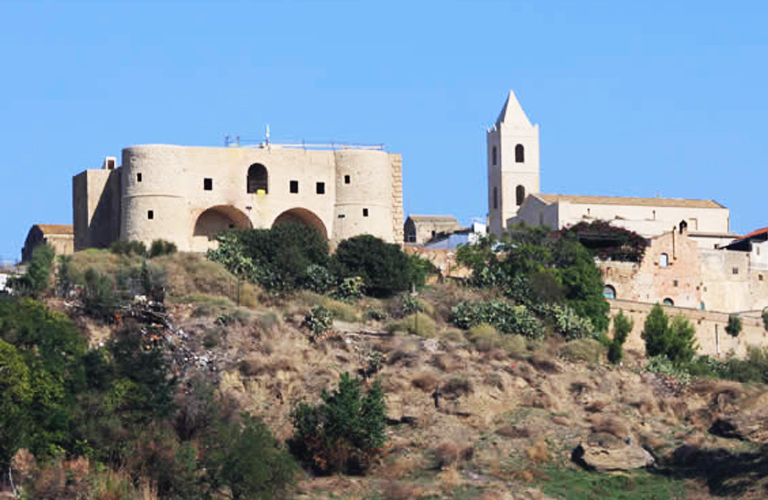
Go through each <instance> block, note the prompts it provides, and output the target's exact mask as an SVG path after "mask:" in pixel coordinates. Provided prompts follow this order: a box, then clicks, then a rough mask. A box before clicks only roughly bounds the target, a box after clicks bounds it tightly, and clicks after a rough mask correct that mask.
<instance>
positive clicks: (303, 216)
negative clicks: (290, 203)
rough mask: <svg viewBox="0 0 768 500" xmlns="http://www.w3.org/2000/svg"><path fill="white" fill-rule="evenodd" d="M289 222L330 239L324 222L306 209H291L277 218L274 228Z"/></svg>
mask: <svg viewBox="0 0 768 500" xmlns="http://www.w3.org/2000/svg"><path fill="white" fill-rule="evenodd" d="M289 222H293V223H297V224H303V225H305V226H307V227H310V228H312V229H314V230H315V231H317V232H318V233H320V234H321V235H322V236H323V238H325V239H328V230H327V229H326V228H325V224H323V221H322V220H321V219H320V217H318V216H317V215H315V214H314V213H313V212H311V211H310V210H307V209H306V208H291V209H290V210H286V211H285V212H283V213H281V214H280V215H278V216H277V217H276V218H275V221H274V222H273V223H272V227H275V226H277V225H279V224H285V223H289Z"/></svg>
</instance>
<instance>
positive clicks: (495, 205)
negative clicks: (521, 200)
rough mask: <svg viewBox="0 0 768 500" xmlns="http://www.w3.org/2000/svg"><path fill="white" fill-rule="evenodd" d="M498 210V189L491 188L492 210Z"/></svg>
mask: <svg viewBox="0 0 768 500" xmlns="http://www.w3.org/2000/svg"><path fill="white" fill-rule="evenodd" d="M498 208H499V189H498V188H497V187H496V186H493V209H494V210H498Z"/></svg>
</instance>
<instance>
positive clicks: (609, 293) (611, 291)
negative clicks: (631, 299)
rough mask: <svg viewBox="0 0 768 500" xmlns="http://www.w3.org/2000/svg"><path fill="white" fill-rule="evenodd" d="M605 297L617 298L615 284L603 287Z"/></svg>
mask: <svg viewBox="0 0 768 500" xmlns="http://www.w3.org/2000/svg"><path fill="white" fill-rule="evenodd" d="M603 297H605V298H606V299H615V298H616V288H614V287H613V285H605V286H604V287H603Z"/></svg>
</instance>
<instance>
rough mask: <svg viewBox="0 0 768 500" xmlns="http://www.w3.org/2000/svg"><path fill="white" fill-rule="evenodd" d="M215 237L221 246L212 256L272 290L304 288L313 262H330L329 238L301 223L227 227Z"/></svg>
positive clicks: (211, 252) (321, 263)
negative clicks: (261, 226) (231, 228)
mask: <svg viewBox="0 0 768 500" xmlns="http://www.w3.org/2000/svg"><path fill="white" fill-rule="evenodd" d="M216 240H217V241H218V242H219V247H218V248H217V249H215V250H209V251H208V258H209V259H210V260H213V261H216V262H220V263H222V264H224V266H225V267H226V268H227V269H228V270H229V271H230V272H231V273H233V274H235V275H237V276H242V277H243V278H245V279H248V280H249V281H252V282H254V283H257V284H259V285H261V286H262V287H264V288H265V289H266V290H269V291H274V292H286V291H290V290H294V289H297V288H301V286H302V284H303V283H306V282H307V274H306V273H307V270H308V269H310V266H312V265H313V264H314V265H319V266H325V265H326V264H327V263H328V241H327V240H326V239H325V237H323V236H322V235H321V234H320V233H318V232H317V231H312V230H308V229H307V227H306V226H304V225H302V224H293V223H287V224H279V225H277V226H275V227H273V228H272V229H239V230H232V231H226V232H224V233H221V234H219V235H218V236H216Z"/></svg>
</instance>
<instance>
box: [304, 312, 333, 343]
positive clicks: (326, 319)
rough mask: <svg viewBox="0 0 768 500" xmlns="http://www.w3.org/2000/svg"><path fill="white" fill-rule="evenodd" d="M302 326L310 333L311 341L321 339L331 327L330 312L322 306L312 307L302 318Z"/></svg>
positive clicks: (331, 318)
mask: <svg viewBox="0 0 768 500" xmlns="http://www.w3.org/2000/svg"><path fill="white" fill-rule="evenodd" d="M304 326H306V327H307V328H309V331H310V332H312V340H315V339H317V338H319V337H322V336H323V335H325V334H326V333H328V331H329V330H330V329H331V327H333V317H332V316H331V312H330V311H329V310H328V309H327V308H325V307H324V306H314V307H313V308H312V309H310V311H309V312H308V313H307V314H306V316H304Z"/></svg>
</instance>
